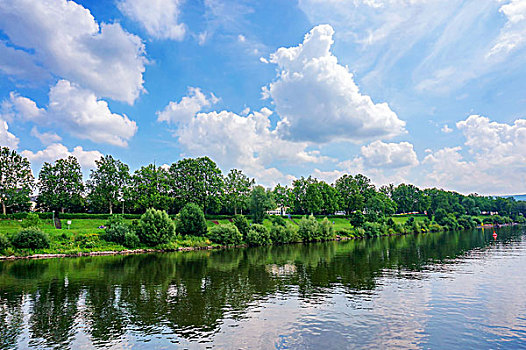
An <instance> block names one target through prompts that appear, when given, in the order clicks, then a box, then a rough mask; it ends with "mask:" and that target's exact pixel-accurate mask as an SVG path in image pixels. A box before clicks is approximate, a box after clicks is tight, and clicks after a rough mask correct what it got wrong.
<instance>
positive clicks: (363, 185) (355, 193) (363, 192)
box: [335, 174, 375, 213]
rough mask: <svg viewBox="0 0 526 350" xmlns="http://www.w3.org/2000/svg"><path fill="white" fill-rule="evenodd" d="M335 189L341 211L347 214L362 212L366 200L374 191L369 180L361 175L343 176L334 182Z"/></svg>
mask: <svg viewBox="0 0 526 350" xmlns="http://www.w3.org/2000/svg"><path fill="white" fill-rule="evenodd" d="M335 188H336V190H337V191H338V193H339V196H340V198H341V201H342V209H344V210H345V211H346V212H347V213H352V212H355V211H359V212H363V210H364V209H365V201H366V198H368V197H370V196H371V194H372V193H374V191H375V188H374V186H373V185H372V184H371V180H370V179H368V178H367V177H366V176H364V175H362V174H357V175H355V176H352V175H347V174H345V175H343V176H342V177H340V178H339V179H337V180H336V184H335Z"/></svg>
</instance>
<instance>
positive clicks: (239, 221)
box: [232, 214, 250, 239]
mask: <svg viewBox="0 0 526 350" xmlns="http://www.w3.org/2000/svg"><path fill="white" fill-rule="evenodd" d="M232 221H233V222H234V225H235V226H236V227H237V229H238V230H239V233H241V235H242V236H243V239H246V238H247V235H248V231H249V230H250V226H249V224H248V220H247V218H246V217H244V216H243V215H239V214H238V215H235V216H234V219H233V220H232Z"/></svg>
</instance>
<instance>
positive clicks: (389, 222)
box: [387, 218, 396, 227]
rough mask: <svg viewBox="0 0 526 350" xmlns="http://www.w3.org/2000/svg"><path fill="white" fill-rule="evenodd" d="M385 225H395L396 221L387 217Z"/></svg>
mask: <svg viewBox="0 0 526 350" xmlns="http://www.w3.org/2000/svg"><path fill="white" fill-rule="evenodd" d="M387 225H388V226H389V227H394V226H395V225H396V223H395V222H394V220H393V218H389V219H387Z"/></svg>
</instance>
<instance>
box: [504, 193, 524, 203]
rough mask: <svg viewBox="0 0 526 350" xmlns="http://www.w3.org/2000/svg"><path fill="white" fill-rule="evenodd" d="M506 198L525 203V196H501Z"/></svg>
mask: <svg viewBox="0 0 526 350" xmlns="http://www.w3.org/2000/svg"><path fill="white" fill-rule="evenodd" d="M503 197H506V198H509V197H513V198H515V200H516V201H526V194H513V195H510V196H503Z"/></svg>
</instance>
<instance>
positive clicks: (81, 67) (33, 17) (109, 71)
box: [0, 0, 146, 104]
mask: <svg viewBox="0 0 526 350" xmlns="http://www.w3.org/2000/svg"><path fill="white" fill-rule="evenodd" d="M0 29H1V30H2V31H3V32H4V33H5V35H6V36H7V37H8V38H9V42H10V43H11V44H12V45H15V46H17V47H20V48H23V49H24V50H25V51H28V52H31V58H32V60H33V62H34V64H33V65H30V64H29V63H28V61H29V57H28V55H25V54H22V53H20V52H12V51H11V54H12V55H15V54H16V55H17V56H21V57H22V56H23V58H24V60H25V62H22V63H20V66H19V65H18V64H17V66H19V67H20V69H21V70H24V71H26V73H24V74H26V75H27V74H28V73H27V69H28V68H27V67H30V68H31V69H32V70H33V71H34V70H35V66H39V67H40V66H41V67H44V68H45V69H46V70H48V71H49V72H51V73H52V74H54V75H58V76H59V77H62V78H65V79H68V80H70V81H74V82H75V83H78V84H80V85H81V86H83V87H84V88H88V89H91V90H92V91H94V92H95V94H96V95H97V96H100V97H109V98H112V99H115V100H119V101H125V102H127V103H130V104H132V103H133V102H134V101H135V99H136V98H137V97H138V96H139V94H140V93H141V92H142V91H143V90H144V89H143V77H142V74H143V72H144V69H145V68H144V66H145V63H146V59H145V56H144V44H143V43H142V41H141V39H140V38H139V37H138V36H136V35H132V34H130V33H127V32H126V31H124V30H123V29H122V27H121V26H120V24H118V23H112V24H108V23H102V24H100V25H99V24H98V23H97V22H96V21H95V19H94V18H93V16H92V15H91V13H90V11H89V10H87V9H86V8H84V7H83V6H81V5H79V4H77V3H75V2H73V1H65V0H49V1H31V0H17V1H13V0H6V1H2V2H0ZM4 51H5V48H4ZM0 61H1V60H0ZM11 69H13V68H11ZM3 70H6V68H5V64H4V69H3Z"/></svg>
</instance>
